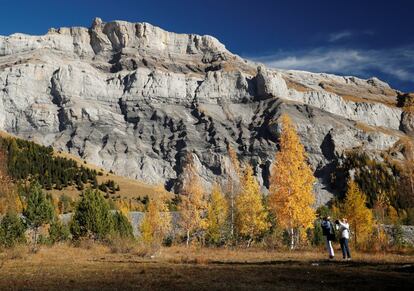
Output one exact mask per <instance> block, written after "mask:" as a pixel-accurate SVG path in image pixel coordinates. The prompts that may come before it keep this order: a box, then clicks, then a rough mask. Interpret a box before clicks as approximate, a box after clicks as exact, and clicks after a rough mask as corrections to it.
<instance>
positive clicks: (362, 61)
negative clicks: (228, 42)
mask: <svg viewBox="0 0 414 291" xmlns="http://www.w3.org/2000/svg"><path fill="white" fill-rule="evenodd" d="M248 58H249V57H248ZM250 59H252V60H254V61H258V62H262V63H264V64H266V65H268V66H270V67H274V68H280V69H293V70H305V71H311V72H327V73H339V74H342V75H344V74H350V75H361V76H366V77H370V76H372V75H373V74H375V72H382V73H384V74H387V75H390V76H392V77H394V78H396V79H398V80H401V81H411V82H414V45H413V46H406V47H400V48H393V49H383V50H362V49H348V48H327V47H321V48H316V49H311V50H309V51H304V50H303V51H294V52H284V51H280V52H277V53H275V54H271V55H266V56H258V57H250Z"/></svg>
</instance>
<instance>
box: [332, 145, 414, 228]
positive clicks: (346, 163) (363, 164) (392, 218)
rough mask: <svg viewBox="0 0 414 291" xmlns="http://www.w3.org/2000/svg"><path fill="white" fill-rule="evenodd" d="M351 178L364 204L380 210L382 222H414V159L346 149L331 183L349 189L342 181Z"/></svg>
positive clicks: (377, 210)
mask: <svg viewBox="0 0 414 291" xmlns="http://www.w3.org/2000/svg"><path fill="white" fill-rule="evenodd" d="M351 173H352V178H353V180H354V181H355V183H356V184H357V186H358V187H359V189H360V190H361V191H362V192H363V193H365V195H366V200H367V201H366V204H367V206H368V207H369V208H370V209H372V210H373V211H374V212H381V213H382V212H383V213H384V214H383V215H381V216H382V217H383V218H382V219H381V222H382V223H390V224H392V223H395V222H396V220H398V222H400V223H402V224H414V191H413V189H414V178H413V177H414V175H413V173H414V163H413V161H411V160H410V159H408V160H407V162H404V163H403V164H398V163H396V162H393V161H392V160H391V159H389V158H387V157H386V156H384V157H383V160H382V161H378V160H375V159H373V158H371V157H370V156H369V155H368V154H367V153H365V152H362V151H358V150H355V151H352V152H348V153H347V154H346V156H345V157H343V162H342V164H341V165H340V166H338V167H337V168H336V171H335V173H334V175H333V181H332V182H333V185H334V187H335V188H337V189H344V191H343V192H342V195H345V192H346V190H347V189H348V187H347V185H346V184H344V183H346V181H349V179H350V178H351V177H350V175H351Z"/></svg>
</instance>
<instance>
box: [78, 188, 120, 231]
mask: <svg viewBox="0 0 414 291" xmlns="http://www.w3.org/2000/svg"><path fill="white" fill-rule="evenodd" d="M112 224H113V219H112V214H111V213H110V212H109V204H108V202H107V201H106V200H105V199H104V197H103V196H102V194H101V193H100V192H99V191H97V190H92V189H87V190H86V191H85V193H83V195H82V197H81V200H80V201H79V202H78V204H77V206H76V210H75V214H74V216H73V220H72V223H71V226H70V231H71V233H72V235H73V238H75V239H78V238H80V237H85V236H87V235H88V234H89V235H91V236H92V238H94V239H103V238H105V237H106V236H108V235H109V234H110V232H111V230H112V226H113V225H112Z"/></svg>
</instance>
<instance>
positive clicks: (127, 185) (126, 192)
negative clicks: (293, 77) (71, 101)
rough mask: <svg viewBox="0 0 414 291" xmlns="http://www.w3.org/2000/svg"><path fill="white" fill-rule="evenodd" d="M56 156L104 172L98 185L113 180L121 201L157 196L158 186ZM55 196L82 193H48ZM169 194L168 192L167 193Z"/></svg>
mask: <svg viewBox="0 0 414 291" xmlns="http://www.w3.org/2000/svg"><path fill="white" fill-rule="evenodd" d="M0 137H3V138H16V136H13V135H11V134H9V133H7V132H4V131H0ZM54 154H55V156H59V157H63V158H67V159H72V160H74V161H76V162H77V163H78V165H79V166H83V167H86V168H89V169H93V170H96V171H97V172H98V173H99V172H102V174H103V175H102V176H97V180H98V183H103V182H106V181H108V180H113V181H115V183H117V184H118V185H119V187H120V189H121V191H119V192H117V193H116V194H115V195H114V196H118V195H119V196H120V198H121V199H131V198H137V197H144V196H145V195H148V197H149V198H152V197H154V196H155V195H156V194H157V191H156V186H154V185H149V184H145V183H143V182H140V181H137V180H134V179H130V178H126V177H122V176H118V175H115V174H112V173H110V172H108V171H106V170H104V169H102V168H100V167H98V166H96V165H93V164H89V163H86V161H85V160H83V159H81V158H79V157H77V156H74V155H72V154H69V153H66V152H56V151H55V153H54ZM47 192H49V193H51V194H52V195H53V197H55V198H56V199H58V198H59V197H60V195H61V194H62V193H64V194H65V195H67V196H69V197H71V198H72V199H76V198H78V197H79V194H80V191H79V190H78V189H76V187H75V186H69V187H66V188H65V189H63V190H56V189H54V190H51V191H47ZM167 193H168V192H167ZM171 197H173V194H171Z"/></svg>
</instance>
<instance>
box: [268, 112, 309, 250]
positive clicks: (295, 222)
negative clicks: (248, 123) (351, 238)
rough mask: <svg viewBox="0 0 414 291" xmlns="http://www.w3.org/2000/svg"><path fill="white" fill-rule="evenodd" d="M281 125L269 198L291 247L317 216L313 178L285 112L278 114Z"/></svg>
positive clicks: (302, 148) (296, 135) (301, 146)
mask: <svg viewBox="0 0 414 291" xmlns="http://www.w3.org/2000/svg"><path fill="white" fill-rule="evenodd" d="M281 124H282V132H281V136H280V141H279V145H280V150H279V151H278V152H277V153H276V156H275V163H274V165H273V168H272V173H271V177H270V188H269V200H268V201H269V208H270V209H271V211H272V212H273V214H274V215H275V217H276V222H277V224H278V225H279V226H280V227H282V228H284V229H287V230H288V231H289V234H290V247H291V248H292V249H293V248H294V247H295V246H296V244H297V242H298V240H299V235H300V234H301V233H302V234H303V233H304V230H306V229H307V228H312V227H313V223H314V221H315V218H316V215H315V211H314V209H313V208H312V205H313V204H314V201H315V196H314V194H313V183H314V181H315V178H314V176H313V173H312V170H311V168H310V167H309V165H308V164H307V162H306V152H305V148H304V147H303V145H302V144H301V142H300V139H299V136H298V134H297V132H296V129H295V127H294V125H293V124H292V121H291V120H290V118H289V116H288V115H286V114H283V115H282V116H281Z"/></svg>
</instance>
